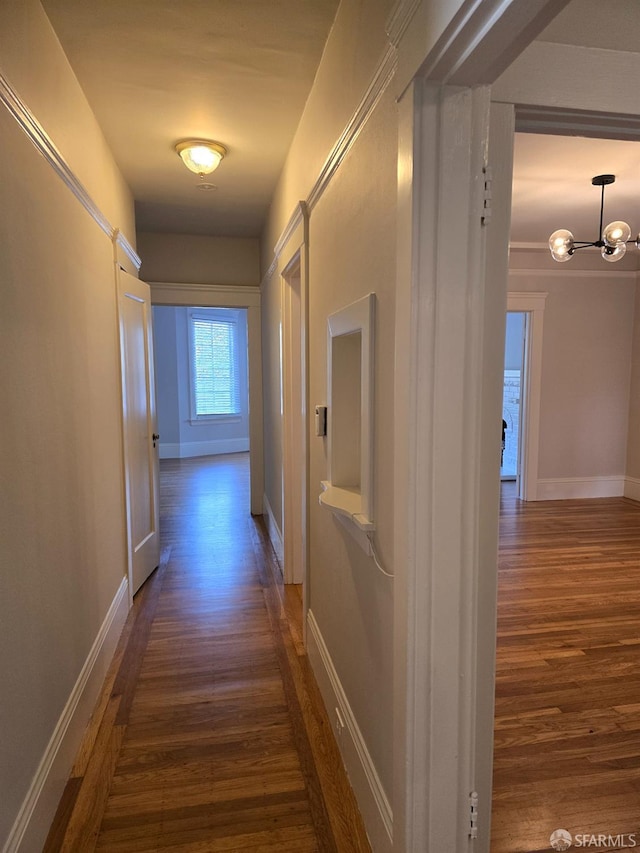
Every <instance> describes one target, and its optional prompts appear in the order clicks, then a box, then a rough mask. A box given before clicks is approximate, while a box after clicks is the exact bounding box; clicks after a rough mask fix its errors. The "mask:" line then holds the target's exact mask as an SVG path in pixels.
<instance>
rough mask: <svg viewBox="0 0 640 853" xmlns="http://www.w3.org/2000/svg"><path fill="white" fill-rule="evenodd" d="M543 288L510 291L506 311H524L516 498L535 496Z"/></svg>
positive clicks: (540, 386)
mask: <svg viewBox="0 0 640 853" xmlns="http://www.w3.org/2000/svg"><path fill="white" fill-rule="evenodd" d="M546 298H547V293H546V292H531V293H527V292H509V293H508V294H507V311H513V312H520V313H523V314H526V324H525V325H526V337H525V348H524V363H523V377H522V397H523V399H522V405H521V413H522V421H521V431H520V450H519V465H518V467H519V472H518V474H519V476H518V479H517V482H518V498H519V499H520V500H525V501H535V500H537V491H538V443H539V430H540V397H541V389H542V324H543V320H544V306H545V300H546Z"/></svg>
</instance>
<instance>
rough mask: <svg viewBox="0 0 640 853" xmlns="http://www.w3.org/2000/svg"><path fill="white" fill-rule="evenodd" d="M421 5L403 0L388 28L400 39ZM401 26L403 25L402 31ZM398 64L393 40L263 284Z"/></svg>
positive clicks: (295, 216)
mask: <svg viewBox="0 0 640 853" xmlns="http://www.w3.org/2000/svg"><path fill="white" fill-rule="evenodd" d="M419 6H420V0H400V2H399V3H398V6H397V8H396V9H395V10H394V12H393V13H392V15H391V18H390V19H389V24H388V28H390V29H391V30H392V32H393V34H394V38H395V37H396V35H397V38H398V39H399V38H400V37H401V35H402V33H403V32H404V31H405V29H406V27H407V26H408V24H409V21H410V20H411V17H412V16H413V15H414V14H415V11H416V9H417V8H418V7H419ZM400 27H403V29H402V31H401V32H400ZM389 38H391V35H390V36H389ZM397 67H398V52H397V50H396V47H395V44H393V43H392V44H389V45H388V46H387V49H386V50H385V51H384V53H383V54H382V56H381V58H380V60H379V61H378V65H377V66H376V69H375V71H374V73H373V77H372V78H371V82H370V83H369V86H368V87H367V90H366V92H365V93H364V95H363V96H362V99H361V100H360V103H359V104H358V106H357V107H356V109H355V111H354V112H353V115H352V116H351V119H350V120H349V122H348V123H347V126H346V127H345V129H344V130H343V132H342V134H341V135H340V137H339V139H338V141H337V142H336V143H335V145H334V146H333V148H332V149H331V152H330V154H329V156H328V157H327V159H326V161H325V164H324V166H323V167H322V169H321V170H320V174H319V175H318V177H317V178H316V180H315V182H314V184H313V186H312V187H311V190H310V192H309V195H308V196H307V199H306V201H299V202H298V204H297V205H296V207H295V208H294V210H293V212H292V214H291V216H290V217H289V221H288V222H287V224H286V225H285V227H284V229H283V231H282V234H281V235H280V237H279V238H278V241H277V243H276V245H275V246H274V249H273V252H274V257H273V260H272V261H271V264H270V265H269V268H268V270H267V271H266V273H265V274H264V276H263V277H262V281H261V282H260V287H261V288H262V287H263V286H264V285H266V283H267V282H268V281H269V279H270V278H271V276H272V275H273V274H274V272H275V271H276V269H277V266H278V259H279V256H280V253H281V252H282V250H283V248H284V247H285V246H286V244H287V242H288V240H289V239H290V238H291V235H292V233H293V232H294V231H295V229H296V228H297V227H298V226H299V225H300V223H301V222H304V221H308V218H309V215H310V213H311V211H312V210H313V208H314V207H315V206H316V204H317V203H318V202H319V201H320V199H321V198H322V195H323V194H324V191H325V190H326V189H327V187H328V186H329V184H330V183H331V180H332V179H333V176H334V175H335V173H336V172H337V170H338V168H339V166H340V164H341V163H342V161H343V160H344V158H345V157H346V155H347V153H348V152H349V149H350V148H351V146H352V145H353V143H354V142H355V141H356V139H357V138H358V136H359V135H360V132H361V131H362V129H363V128H364V126H365V124H366V123H367V121H368V119H369V117H370V116H371V114H372V113H373V111H374V109H375V107H376V104H377V103H378V101H379V100H380V98H381V97H382V95H383V94H384V92H385V91H386V89H387V87H388V85H389V83H390V82H391V80H392V79H393V76H394V74H395V73H396V69H397Z"/></svg>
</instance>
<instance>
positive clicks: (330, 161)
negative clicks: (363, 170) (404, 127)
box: [307, 45, 398, 213]
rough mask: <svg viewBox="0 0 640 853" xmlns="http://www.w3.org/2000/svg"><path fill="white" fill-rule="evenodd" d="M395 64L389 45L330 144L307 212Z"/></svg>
mask: <svg viewBox="0 0 640 853" xmlns="http://www.w3.org/2000/svg"><path fill="white" fill-rule="evenodd" d="M397 65H398V57H397V53H396V49H395V47H393V46H391V45H390V46H389V47H388V48H387V50H386V51H385V52H384V54H383V55H382V57H381V59H380V61H379V62H378V65H377V67H376V70H375V71H374V74H373V77H372V80H371V83H370V84H369V88H368V89H367V91H366V92H365V93H364V95H363V97H362V100H361V101H360V103H359V104H358V106H357V107H356V110H355V112H354V113H353V115H352V117H351V120H350V121H349V123H348V124H347V126H346V128H345V129H344V131H343V132H342V135H341V136H340V138H339V139H338V141H337V142H336V144H335V145H334V146H333V148H332V150H331V153H330V154H329V156H328V157H327V160H326V162H325V164H324V166H323V167H322V169H321V171H320V174H319V175H318V178H317V179H316V182H315V183H314V185H313V187H312V188H311V192H310V193H309V195H308V197H307V209H308V211H309V213H310V212H311V211H312V210H313V208H314V207H315V206H316V204H317V203H318V202H319V201H320V199H321V198H322V195H323V193H324V191H325V190H326V189H327V187H328V186H329V184H330V183H331V180H332V178H333V176H334V175H335V173H336V172H337V170H338V167H339V166H340V164H341V163H342V161H343V160H344V158H345V157H346V155H347V153H348V151H349V149H350V148H351V146H352V145H353V143H354V142H355V141H356V139H357V138H358V136H359V135H360V131H361V130H362V129H363V127H364V126H365V124H366V123H367V121H368V119H369V117H370V116H371V114H372V113H373V111H374V109H375V108H376V105H377V103H378V101H379V100H380V98H381V97H382V95H383V94H384V92H385V91H386V88H387V86H388V85H389V83H390V82H391V80H392V79H393V75H394V74H395V71H396V68H397Z"/></svg>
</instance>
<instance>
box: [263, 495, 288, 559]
mask: <svg viewBox="0 0 640 853" xmlns="http://www.w3.org/2000/svg"><path fill="white" fill-rule="evenodd" d="M262 503H263V507H264V513H263V515H264V521H265V524H266V525H267V533H268V534H269V539H270V540H271V544H272V545H273V550H274V551H275V552H276V557H277V558H278V562H279V564H280V566H283V565H284V542H283V540H282V532H281V531H280V528H279V527H278V523H277V521H276V519H275V516H274V514H273V510H272V509H271V504H270V503H269V498H268V497H267V496H266V494H265V495H263V497H262Z"/></svg>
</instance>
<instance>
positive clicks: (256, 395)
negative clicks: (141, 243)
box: [149, 281, 264, 515]
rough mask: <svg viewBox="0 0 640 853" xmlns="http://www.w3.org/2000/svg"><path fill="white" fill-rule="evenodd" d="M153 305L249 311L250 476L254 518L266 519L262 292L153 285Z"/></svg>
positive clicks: (211, 286)
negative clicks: (264, 500)
mask: <svg viewBox="0 0 640 853" xmlns="http://www.w3.org/2000/svg"><path fill="white" fill-rule="evenodd" d="M149 286H150V287H151V304H152V305H168V306H172V305H173V306H180V307H192V306H194V305H197V306H199V307H202V308H246V309H247V340H248V364H249V476H250V480H251V514H252V515H262V499H263V493H264V468H263V461H264V450H263V437H262V325H261V319H260V288H259V287H251V286H240V285H238V286H228V287H227V286H224V285H219V284H181V283H178V282H158V281H151V282H149Z"/></svg>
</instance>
